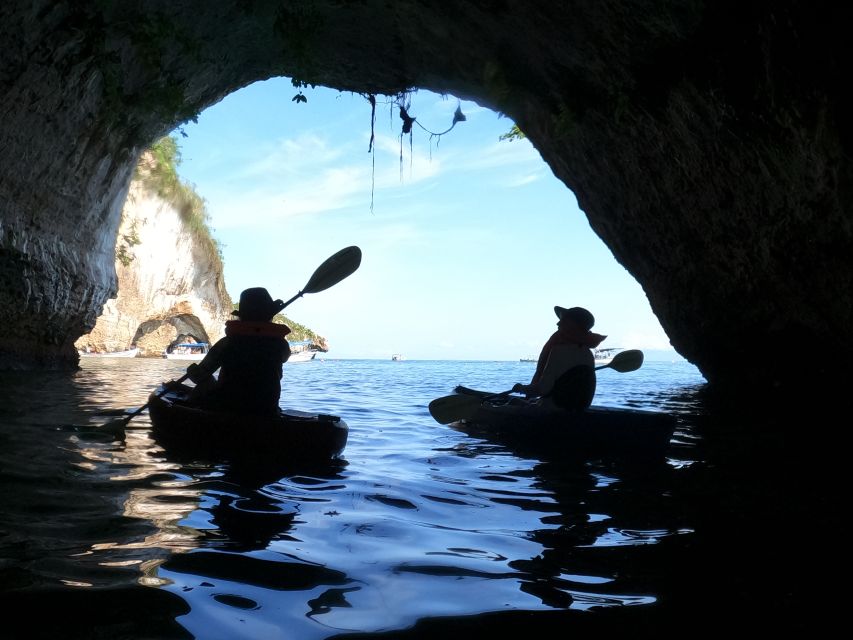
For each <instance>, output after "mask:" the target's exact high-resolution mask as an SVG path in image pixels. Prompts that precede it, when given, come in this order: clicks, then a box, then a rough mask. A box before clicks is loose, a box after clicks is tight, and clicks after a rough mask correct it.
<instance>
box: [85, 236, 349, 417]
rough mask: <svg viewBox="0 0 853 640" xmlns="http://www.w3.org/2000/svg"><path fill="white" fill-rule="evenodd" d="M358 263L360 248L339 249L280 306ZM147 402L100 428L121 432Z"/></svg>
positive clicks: (334, 279) (331, 281)
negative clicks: (297, 291) (300, 288)
mask: <svg viewBox="0 0 853 640" xmlns="http://www.w3.org/2000/svg"><path fill="white" fill-rule="evenodd" d="M360 264H361V249H359V248H358V247H356V246H351V247H346V248H344V249H341V250H340V251H338V252H337V253H335V254H334V255H332V256H330V257H328V258H326V260H324V261H323V264H321V265H320V266H319V267H317V269H316V270H315V271H314V273H313V274H311V277H310V278H309V279H308V283H307V284H306V285H305V286H304V287H302V290H301V291H299V293H297V294H296V295H295V296H293V297H292V298H291V299H290V300H288V301H287V302H285V303H284V304H283V305H282V307H281V308H282V309H284V307H286V306H287V305H289V304H290V303H291V302H293V301H294V300H296V299H297V298H300V297H302V296H303V295H305V294H306V293H319V292H320V291H325V290H326V289H328V288H329V287H332V286H334V285H336V284H338V283H339V282H340V281H341V280H343V279H344V278H347V277H348V276H350V275H352V274H353V273H354V272H355V270H356V269H358V267H359V265H360ZM189 377H190V374H189V373H186V374H184V375H183V376H181V377H180V378H178V379H177V380H174V381H173V382H170V383H167V385H166V388H164V389H163V391H162V392H161V393H159V394H157V397H158V398H159V397H161V396H162V395H164V394H165V393H166V392H167V391H168V387H170V386H174V385H177V384H180V383H182V382H183V381H184V380H186V379H187V378H189ZM149 404H151V403H150V401H149V402H146V403H145V404H144V405H142V406H141V407H139V408H138V409H136V410H135V411H133V412H131V413H129V414H127V415H126V416H125V417H123V418H120V419H119V420H112V421H110V422H107V423H106V424H105V425H104V426H103V427H101V429H102V430H104V431H112V432H113V433H120V432H121V433H123V432H124V428H125V427H126V426H127V423H128V422H130V421H131V420H132V419H133V418H135V417H136V416H138V415H139V414H140V413H142V412H143V411H145V410H146V409H147V408H148V405H149Z"/></svg>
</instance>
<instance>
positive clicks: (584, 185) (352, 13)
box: [0, 0, 853, 389]
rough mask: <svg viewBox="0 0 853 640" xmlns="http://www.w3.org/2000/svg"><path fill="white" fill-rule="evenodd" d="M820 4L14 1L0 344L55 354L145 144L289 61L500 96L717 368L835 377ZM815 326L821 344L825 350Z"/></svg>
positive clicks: (842, 345)
mask: <svg viewBox="0 0 853 640" xmlns="http://www.w3.org/2000/svg"><path fill="white" fill-rule="evenodd" d="M80 4H83V5H85V6H83V7H81V6H79V5H80ZM838 4H839V6H840V8H838V7H836V5H835V4H830V3H820V2H818V3H814V2H809V3H806V2H800V1H788V2H785V1H779V2H761V1H752V2H737V3H735V2H725V1H722V2H707V3H706V2H698V1H697V2H683V1H682V2H666V1H655V2H651V1H649V0H636V1H633V2H626V1H624V0H623V1H616V0H612V1H601V2H594V3H591V2H544V1H543V2H538V1H537V2H512V1H509V0H479V1H469V2H442V3H423V2H415V1H406V0H400V1H397V2H384V1H378V0H364V1H363V2H346V3H343V2H337V1H334V0H317V1H315V2H271V1H270V2H264V1H256V2H251V1H249V2H246V1H243V2H238V1H237V0H233V1H231V2H229V1H225V0H223V1H222V2H216V3H205V4H204V8H203V9H199V5H196V4H195V3H173V2H167V1H166V0H151V1H148V2H144V3H79V4H78V3H70V2H58V3H55V2H41V3H39V2H36V3H33V2H23V1H22V0H14V1H10V2H6V3H4V4H3V5H2V7H0V41H2V42H3V44H4V46H3V48H2V49H1V50H0V51H2V53H0V62H2V64H0V116H2V117H0V222H2V227H0V249H1V250H2V253H0V308H1V309H3V311H2V313H3V314H4V319H5V320H6V326H7V328H8V329H9V331H8V333H6V334H5V335H3V336H2V337H0V366H3V367H9V366H13V365H14V364H15V363H16V362H18V361H21V362H23V361H28V362H29V363H30V364H36V365H40V366H44V365H48V364H58V363H60V362H61V361H62V360H63V359H67V360H68V361H69V362H71V360H73V358H71V357H70V356H69V354H68V352H69V349H70V345H71V344H72V343H73V341H74V340H75V339H76V338H77V337H79V335H81V334H82V333H84V332H85V330H87V329H88V328H91V324H92V323H93V322H94V318H95V317H96V316H97V315H98V312H99V306H100V305H101V304H102V303H103V301H104V300H105V299H106V298H107V297H108V296H109V295H110V294H111V293H113V288H114V274H113V268H112V260H113V255H112V252H113V251H114V246H113V245H114V238H115V231H116V226H117V224H118V217H119V210H120V207H121V203H122V199H123V195H124V191H125V189H126V185H127V182H128V179H129V176H130V170H131V168H132V167H133V165H134V163H135V162H136V159H137V156H138V154H139V151H140V149H142V148H144V146H146V145H147V144H148V143H149V142H151V141H152V140H153V139H154V138H155V137H156V136H158V135H160V134H162V133H164V132H166V131H168V130H170V129H171V128H172V127H173V126H175V125H176V124H179V123H180V122H182V121H185V120H186V119H187V118H189V117H191V116H192V115H193V114H194V113H197V112H199V111H200V110H201V109H203V108H204V107H205V106H208V105H210V104H212V103H214V102H216V101H217V100H219V99H221V98H222V97H223V96H224V95H226V94H227V93H229V92H231V91H233V90H236V89H238V88H240V87H242V86H245V85H246V84H248V83H250V82H252V81H255V80H259V79H264V78H267V77H271V76H274V75H287V76H290V77H294V78H297V79H299V80H302V81H305V82H310V83H316V84H323V85H327V86H330V87H334V88H338V89H342V90H352V91H358V92H365V93H367V92H376V93H387V94H393V93H395V92H398V91H402V90H405V89H410V88H415V87H423V88H428V89H431V90H434V91H439V92H449V93H453V94H455V95H458V96H460V97H465V98H471V99H475V100H477V101H478V102H479V103H480V104H483V105H485V106H488V107H491V108H493V109H496V110H498V111H501V112H503V113H506V114H507V115H508V116H510V117H511V118H513V119H514V120H515V121H516V122H517V123H518V124H519V125H520V126H521V128H522V130H523V131H524V132H525V133H526V134H527V135H528V137H529V138H530V139H531V141H532V142H533V143H534V144H535V145H536V147H537V148H538V149H539V150H540V152H541V153H542V155H543V157H544V158H545V160H546V161H547V162H548V163H549V164H550V166H551V167H552V169H553V171H554V173H555V174H556V175H557V176H558V177H559V178H560V179H561V180H563V181H564V182H565V183H566V185H567V186H568V187H569V188H571V189H572V190H573V191H574V192H575V193H576V194H577V196H578V199H579V201H580V204H581V206H582V208H583V209H584V211H585V212H586V213H587V215H588V217H589V219H590V223H591V224H592V227H593V228H594V229H595V230H596V232H597V233H598V234H599V235H600V236H601V237H602V238H603V239H604V241H605V242H606V243H607V245H608V246H609V247H610V248H611V250H612V251H613V254H614V256H615V257H616V259H617V260H619V261H620V262H621V263H622V264H623V265H624V266H625V267H626V268H627V269H628V270H629V271H630V272H631V273H632V274H633V275H634V276H635V277H636V278H637V280H638V281H639V282H640V283H641V285H642V286H643V287H644V289H645V291H646V294H647V296H648V297H649V300H650V302H651V305H652V308H653V310H654V311H655V313H656V314H657V315H658V317H659V319H660V320H661V323H662V325H663V326H664V329H665V330H666V331H667V333H668V335H669V336H670V338H671V340H672V343H673V345H674V346H675V347H676V348H677V349H678V350H679V352H680V353H682V354H683V355H684V356H686V357H687V358H688V359H689V360H691V361H692V362H694V363H695V364H697V365H698V366H699V367H700V369H701V370H702V372H703V373H704V374H705V376H706V377H707V378H708V379H709V381H711V382H712V383H715V384H716V385H717V386H721V387H727V388H729V389H754V388H756V386H767V385H768V384H769V386H771V387H772V386H780V387H782V388H784V387H786V386H789V385H790V384H795V385H796V384H798V383H799V382H800V381H801V380H803V379H804V378H806V377H813V376H814V373H815V372H817V373H819V374H820V375H821V376H823V377H831V376H836V377H837V376H846V379H849V374H846V368H845V367H844V366H843V362H844V361H846V360H847V359H849V357H850V355H851V350H853V349H851V347H853V345H851V338H850V333H851V332H850V330H849V327H850V326H851V317H850V316H851V300H850V297H851V291H853V286H851V285H853V282H851V280H853V278H851V263H850V259H849V257H848V256H849V255H850V248H851V236H852V235H853V234H852V233H851V222H850V215H849V213H848V211H849V210H850V203H849V198H850V195H849V194H850V185H851V180H850V178H851V175H850V174H851V163H850V143H851V137H850V122H851V110H850V106H851V103H850V99H849V97H848V91H847V88H846V83H847V74H846V66H845V65H846V60H847V58H848V57H849V56H848V53H849V52H848V49H849V48H850V46H849V45H848V44H847V42H848V40H847V38H846V37H844V33H843V29H844V28H845V25H846V24H849V19H848V18H849V17H850V16H849V15H847V14H849V13H850V11H849V10H847V9H845V8H844V7H843V5H842V3H838ZM89 5H92V6H89ZM309 108H310V105H309ZM531 269H535V265H531ZM827 345H828V346H830V348H831V349H832V352H833V354H834V357H833V358H831V359H819V358H817V357H816V354H817V353H818V351H819V350H821V349H822V348H823V347H825V346H827ZM756 353H757V354H758V355H757V356H756V355H755V354H756Z"/></svg>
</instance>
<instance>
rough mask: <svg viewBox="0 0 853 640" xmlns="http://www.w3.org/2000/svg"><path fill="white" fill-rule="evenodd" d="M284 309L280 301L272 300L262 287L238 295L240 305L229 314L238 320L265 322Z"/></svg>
mask: <svg viewBox="0 0 853 640" xmlns="http://www.w3.org/2000/svg"><path fill="white" fill-rule="evenodd" d="M282 309H284V303H283V302H282V301H281V300H273V299H272V296H271V295H270V294H269V292H268V291H267V290H266V289H264V288H263V287H252V288H251V289H246V290H245V291H243V292H242V293H241V294H240V304H239V306H238V308H237V309H235V310H234V311H232V312H231V313H232V314H234V315H235V316H237V317H238V318H240V320H249V321H256V322H257V321H259V322H265V321H268V320H271V319H272V317H273V316H274V315H275V314H277V313H278V312H279V311H281V310H282Z"/></svg>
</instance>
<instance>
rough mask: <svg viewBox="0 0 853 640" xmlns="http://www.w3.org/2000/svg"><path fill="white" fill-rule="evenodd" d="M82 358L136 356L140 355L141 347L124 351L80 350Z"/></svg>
mask: <svg viewBox="0 0 853 640" xmlns="http://www.w3.org/2000/svg"><path fill="white" fill-rule="evenodd" d="M78 353H79V354H80V357H81V358H135V357H136V356H137V355H139V349H138V348H137V347H133V348H131V349H125V350H124V351H103V352H99V351H78Z"/></svg>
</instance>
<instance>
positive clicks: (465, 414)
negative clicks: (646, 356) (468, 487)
mask: <svg viewBox="0 0 853 640" xmlns="http://www.w3.org/2000/svg"><path fill="white" fill-rule="evenodd" d="M642 364H643V352H642V351H640V350H639V349H629V350H627V351H621V352H619V353H617V354H616V355H615V356H614V357H613V360H611V361H610V362H608V363H607V364H602V365H599V366H597V367H596V368H595V369H596V370H598V369H614V370H615V371H618V372H620V373H627V372H629V371H636V370H637V369H639V368H640V367H641V366H642ZM512 392H513V391H512V389H510V390H508V391H501V392H500V393H492V394H482V393H479V394H470V393H469V394H465V393H455V394H453V395H449V396H443V397H441V398H436V399H435V400H433V401H432V402H430V403H429V413H430V415H431V416H432V417H433V418H434V419H435V421H436V422H439V423H441V424H448V423H450V422H456V421H457V420H466V419H469V418H471V417H473V415H474V413H476V411H477V409H479V408H480V405H481V404H482V403H483V402H484V401H486V400H492V399H495V398H501V397H503V396H508V395H509V394H511V393H512Z"/></svg>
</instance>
